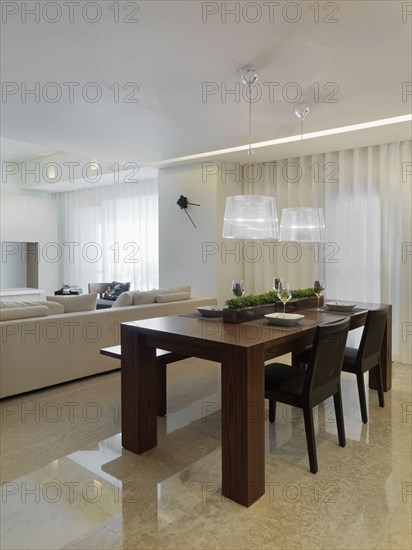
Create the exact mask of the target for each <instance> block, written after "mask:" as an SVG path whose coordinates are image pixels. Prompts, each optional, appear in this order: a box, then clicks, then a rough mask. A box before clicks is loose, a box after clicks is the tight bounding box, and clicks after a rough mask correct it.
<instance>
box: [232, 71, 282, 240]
mask: <svg viewBox="0 0 412 550" xmlns="http://www.w3.org/2000/svg"><path fill="white" fill-rule="evenodd" d="M240 73H241V75H242V83H243V84H244V85H246V86H247V87H248V89H249V153H248V154H249V162H250V163H251V156H252V154H253V153H252V86H253V85H254V84H256V82H257V80H258V78H259V71H258V69H257V68H256V67H254V66H252V65H246V66H244V67H242V68H241V69H240ZM250 187H252V184H251V186H250ZM250 191H251V189H250ZM222 237H223V238H225V239H278V238H279V226H278V218H277V212H276V202H275V198H274V197H270V196H265V195H252V193H250V195H236V196H233V197H227V199H226V208H225V214H224V219H223V234H222Z"/></svg>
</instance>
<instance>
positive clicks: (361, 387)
mask: <svg viewBox="0 0 412 550" xmlns="http://www.w3.org/2000/svg"><path fill="white" fill-rule="evenodd" d="M356 380H357V382H358V394H359V404H360V409H361V416H362V422H363V423H364V424H367V423H368V411H367V408H366V393H365V378H364V376H363V372H362V371H360V372H357V373H356Z"/></svg>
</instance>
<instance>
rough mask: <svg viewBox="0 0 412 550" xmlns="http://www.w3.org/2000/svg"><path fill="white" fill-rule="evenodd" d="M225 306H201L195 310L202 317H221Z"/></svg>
mask: <svg viewBox="0 0 412 550" xmlns="http://www.w3.org/2000/svg"><path fill="white" fill-rule="evenodd" d="M224 309H226V308H225V307H221V306H201V307H198V308H197V311H198V312H199V313H200V314H201V315H203V316H204V317H222V316H223V310H224Z"/></svg>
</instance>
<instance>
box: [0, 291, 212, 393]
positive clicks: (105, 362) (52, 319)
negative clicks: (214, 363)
mask: <svg viewBox="0 0 412 550" xmlns="http://www.w3.org/2000/svg"><path fill="white" fill-rule="evenodd" d="M215 304H216V300H215V299H214V298H196V297H194V298H189V299H184V300H180V301H168V302H166V303H149V304H142V305H131V306H125V307H116V308H111V309H104V310H93V311H78V312H75V313H57V314H50V311H51V309H49V314H47V313H46V314H45V313H44V311H43V310H42V307H43V308H44V309H47V307H45V306H44V305H37V306H35V307H37V308H40V310H41V311H39V313H38V315H40V316H37V317H32V318H21V319H15V320H4V321H2V322H0V343H1V348H0V397H2V398H3V397H9V396H12V395H17V394H19V393H23V392H28V391H32V390H36V389H40V388H45V387H48V386H52V385H55V384H59V383H61V382H68V381H70V380H76V379H78V378H83V377H85V376H90V375H93V374H98V373H102V372H107V371H110V370H112V369H116V368H119V367H120V363H119V361H116V360H115V359H112V358H110V357H105V356H102V355H101V354H100V349H101V348H105V347H109V346H114V345H117V344H120V324H121V323H122V322H125V321H138V320H140V319H149V318H153V317H163V316H166V315H178V314H182V313H192V312H195V311H196V308H197V307H198V306H203V305H215ZM55 307H56V308H57V306H55ZM21 309H22V310H23V309H25V308H23V307H22V308H21ZM26 309H29V308H26ZM33 312H34V313H35V311H33ZM26 314H27V313H26ZM22 315H24V313H23V312H22ZM36 315H37V314H36ZM43 315H44V316H43Z"/></svg>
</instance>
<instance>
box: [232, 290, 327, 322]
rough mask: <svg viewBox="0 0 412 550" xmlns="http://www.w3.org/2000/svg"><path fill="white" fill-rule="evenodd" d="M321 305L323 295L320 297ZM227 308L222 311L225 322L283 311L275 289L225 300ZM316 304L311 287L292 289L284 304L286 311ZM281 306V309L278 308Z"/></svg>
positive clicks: (257, 317) (246, 319) (252, 318)
mask: <svg viewBox="0 0 412 550" xmlns="http://www.w3.org/2000/svg"><path fill="white" fill-rule="evenodd" d="M321 300H322V304H321V305H323V297H322V298H321ZM226 305H227V306H228V308H227V309H225V310H224V311H223V321H225V322H227V323H244V322H245V321H253V320H254V319H259V318H261V317H263V316H264V315H265V314H266V313H274V312H276V311H283V306H282V303H281V301H280V300H279V298H278V296H277V294H276V292H275V291H273V290H271V291H269V292H265V293H264V294H249V295H248V296H240V297H239V298H231V299H230V300H226ZM316 305H317V298H316V296H315V295H314V291H313V288H305V289H297V290H293V291H292V299H291V300H290V301H289V302H288V303H287V304H286V310H287V311H294V310H297V309H304V308H308V307H313V306H316ZM280 306H281V309H280Z"/></svg>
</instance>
